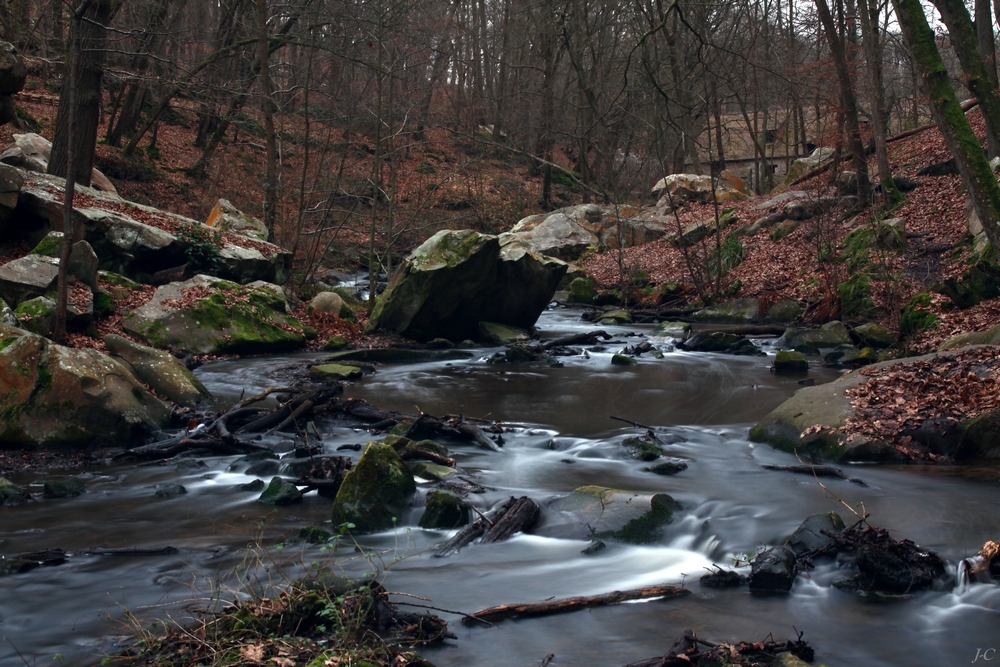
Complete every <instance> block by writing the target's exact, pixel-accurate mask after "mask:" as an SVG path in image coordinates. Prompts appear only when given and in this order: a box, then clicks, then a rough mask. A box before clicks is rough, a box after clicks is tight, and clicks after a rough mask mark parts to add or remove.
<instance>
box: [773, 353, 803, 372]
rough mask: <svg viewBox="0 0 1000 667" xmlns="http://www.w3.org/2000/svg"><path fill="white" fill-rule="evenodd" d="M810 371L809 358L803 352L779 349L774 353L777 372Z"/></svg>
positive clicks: (775, 370)
mask: <svg viewBox="0 0 1000 667" xmlns="http://www.w3.org/2000/svg"><path fill="white" fill-rule="evenodd" d="M808 371H809V360H808V359H806V355H804V354H802V353H801V352H789V351H787V350H779V351H778V353H777V354H776V355H774V372H775V373H805V372H808Z"/></svg>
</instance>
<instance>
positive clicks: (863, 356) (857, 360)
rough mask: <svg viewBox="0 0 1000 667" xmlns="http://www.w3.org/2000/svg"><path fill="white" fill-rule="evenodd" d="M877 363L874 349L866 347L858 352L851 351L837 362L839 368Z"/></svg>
mask: <svg viewBox="0 0 1000 667" xmlns="http://www.w3.org/2000/svg"><path fill="white" fill-rule="evenodd" d="M876 361H878V352H876V351H875V350H874V348H871V347H866V348H863V349H860V350H851V351H850V352H847V353H845V354H844V356H842V357H841V358H840V359H838V360H837V363H839V364H840V365H841V366H848V367H853V366H867V365H868V364H874V363H875V362H876Z"/></svg>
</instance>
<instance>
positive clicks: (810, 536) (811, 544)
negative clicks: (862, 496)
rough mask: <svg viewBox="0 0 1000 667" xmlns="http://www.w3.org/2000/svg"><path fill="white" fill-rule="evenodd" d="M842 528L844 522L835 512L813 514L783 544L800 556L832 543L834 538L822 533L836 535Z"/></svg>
mask: <svg viewBox="0 0 1000 667" xmlns="http://www.w3.org/2000/svg"><path fill="white" fill-rule="evenodd" d="M844 528H845V526H844V520H843V519H841V518H840V515H839V514H837V513H836V512H826V513H825V514H813V515H812V516H810V517H809V518H808V519H806V520H805V521H803V522H802V525H801V526H799V527H798V528H796V529H795V532H794V533H792V535H791V537H789V538H788V540H787V541H786V542H785V544H786V546H788V548H789V549H791V550H792V551H793V552H794V553H795V555H796V556H801V555H802V554H804V553H806V552H807V551H816V550H817V549H822V548H823V547H826V546H828V545H829V544H832V543H833V540H834V538H832V537H830V536H829V535H825V534H824V532H826V533H829V534H830V535H836V534H837V533H839V532H841V531H843V530H844ZM831 555H832V554H831Z"/></svg>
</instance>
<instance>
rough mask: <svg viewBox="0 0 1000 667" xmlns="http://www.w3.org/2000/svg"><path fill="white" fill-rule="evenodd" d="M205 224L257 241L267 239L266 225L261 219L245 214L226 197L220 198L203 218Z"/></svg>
mask: <svg viewBox="0 0 1000 667" xmlns="http://www.w3.org/2000/svg"><path fill="white" fill-rule="evenodd" d="M205 226H206V227H211V228H212V229H219V230H222V231H227V232H233V233H234V234H241V235H243V236H248V237H250V238H254V239H257V240H259V241H266V240H267V225H265V224H264V222H263V221H261V220H258V219H257V218H254V217H252V216H249V215H247V214H246V213H244V212H242V211H241V210H239V209H238V208H236V207H235V206H233V205H232V204H231V203H230V202H229V200H228V199H220V200H219V201H217V202H216V203H215V206H214V207H213V208H212V211H211V212H210V213H209V214H208V219H207V220H205Z"/></svg>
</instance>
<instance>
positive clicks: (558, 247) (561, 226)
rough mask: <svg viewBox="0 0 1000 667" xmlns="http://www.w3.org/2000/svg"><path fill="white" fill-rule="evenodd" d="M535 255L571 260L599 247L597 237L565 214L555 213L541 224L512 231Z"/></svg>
mask: <svg viewBox="0 0 1000 667" xmlns="http://www.w3.org/2000/svg"><path fill="white" fill-rule="evenodd" d="M511 233H512V234H515V235H516V236H517V239H518V241H519V242H520V243H521V244H523V245H524V246H525V248H526V249H527V250H528V251H529V252H532V253H535V254H538V255H548V256H549V257H556V258H558V259H562V260H566V261H572V260H575V259H578V258H579V257H580V256H581V255H582V254H583V253H584V252H586V250H587V248H589V247H591V246H596V245H597V243H598V238H597V236H595V235H594V234H593V233H591V232H589V231H588V230H587V229H586V228H584V227H583V226H582V225H580V224H578V223H577V222H576V221H574V220H573V219H572V218H570V217H569V216H567V215H565V214H564V213H558V212H557V213H552V214H550V215H548V216H547V217H546V218H545V219H544V220H542V221H541V222H540V223H538V224H536V225H532V226H528V225H525V226H524V227H522V228H521V229H517V228H516V227H515V229H514V230H512V232H511Z"/></svg>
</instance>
